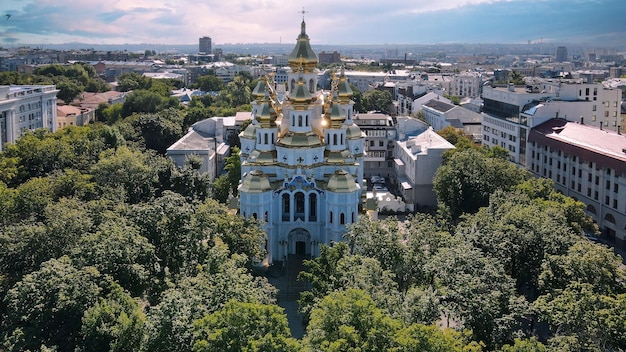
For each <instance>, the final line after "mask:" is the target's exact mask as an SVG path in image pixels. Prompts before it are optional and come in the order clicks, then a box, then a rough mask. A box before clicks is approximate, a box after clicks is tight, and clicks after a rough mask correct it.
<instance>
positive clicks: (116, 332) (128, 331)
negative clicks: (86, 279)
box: [77, 283, 146, 352]
mask: <svg viewBox="0 0 626 352" xmlns="http://www.w3.org/2000/svg"><path fill="white" fill-rule="evenodd" d="M108 290H109V293H108V294H107V295H106V297H104V298H102V297H100V298H99V299H98V302H97V303H96V304H95V305H94V306H92V307H91V308H89V309H88V310H86V311H85V313H84V315H83V318H82V326H81V330H80V335H81V338H82V340H81V341H80V342H79V344H80V345H81V347H80V348H78V349H77V350H78V351H94V352H96V351H102V352H109V351H110V352H114V351H116V352H117V351H119V352H125V351H138V350H139V348H140V345H141V341H142V339H143V335H144V329H145V322H146V317H145V315H144V314H143V312H142V311H141V306H140V305H139V302H138V301H137V300H135V299H133V298H132V297H131V296H129V295H128V294H127V293H126V292H124V290H123V289H122V288H121V287H120V286H119V285H117V284H116V283H111V285H110V288H109V289H108Z"/></svg>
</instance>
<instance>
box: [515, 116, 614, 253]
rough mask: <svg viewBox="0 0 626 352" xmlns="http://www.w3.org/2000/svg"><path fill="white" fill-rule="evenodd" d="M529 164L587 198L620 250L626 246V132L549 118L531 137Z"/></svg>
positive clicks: (606, 234)
mask: <svg viewBox="0 0 626 352" xmlns="http://www.w3.org/2000/svg"><path fill="white" fill-rule="evenodd" d="M527 156H528V161H527V164H528V168H529V169H530V170H531V171H532V173H533V174H534V175H535V176H538V177H545V178H550V179H552V180H554V183H555V188H556V189H557V190H558V191H560V192H561V193H563V194H565V195H567V196H570V197H572V198H574V199H576V200H579V201H581V202H583V203H584V204H585V206H586V208H585V210H586V213H587V215H589V216H591V217H592V218H593V220H594V221H595V222H596V223H597V224H598V227H599V228H600V230H601V231H602V235H603V237H605V238H606V239H607V240H608V241H609V242H611V243H613V244H614V245H615V247H616V248H619V249H622V250H625V249H626V136H624V135H621V134H618V133H616V132H613V131H607V130H600V129H599V128H596V127H592V126H587V125H582V124H578V123H574V122H568V121H566V120H564V119H551V120H548V121H547V122H545V123H543V124H540V125H539V126H537V127H535V128H533V129H532V130H531V132H530V134H529V137H528V154H527Z"/></svg>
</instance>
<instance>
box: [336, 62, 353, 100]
mask: <svg viewBox="0 0 626 352" xmlns="http://www.w3.org/2000/svg"><path fill="white" fill-rule="evenodd" d="M338 88H339V92H338V96H339V101H341V102H342V103H347V102H348V101H350V99H352V96H353V95H354V92H353V91H352V88H350V82H348V78H347V77H346V74H345V72H344V70H343V68H342V69H341V76H339V87H338Z"/></svg>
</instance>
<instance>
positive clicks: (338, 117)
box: [330, 102, 346, 128]
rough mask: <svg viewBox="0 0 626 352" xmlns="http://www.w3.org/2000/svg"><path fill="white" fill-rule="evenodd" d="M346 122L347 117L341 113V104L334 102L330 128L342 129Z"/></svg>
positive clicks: (331, 110)
mask: <svg viewBox="0 0 626 352" xmlns="http://www.w3.org/2000/svg"><path fill="white" fill-rule="evenodd" d="M344 121H346V115H345V114H342V113H341V109H340V106H339V104H337V103H336V102H332V107H331V109H330V128H340V127H341V125H342V124H343V123H344Z"/></svg>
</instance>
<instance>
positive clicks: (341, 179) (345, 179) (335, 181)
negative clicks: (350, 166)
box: [326, 170, 359, 193]
mask: <svg viewBox="0 0 626 352" xmlns="http://www.w3.org/2000/svg"><path fill="white" fill-rule="evenodd" d="M326 189H327V190H328V191H330V192H335V193H350V192H354V191H358V190H359V184H358V183H356V181H355V180H354V177H352V175H350V174H349V173H348V172H347V171H346V170H337V171H335V173H334V174H333V175H332V176H330V179H329V180H328V184H327V185H326Z"/></svg>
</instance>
